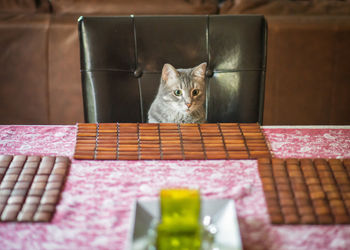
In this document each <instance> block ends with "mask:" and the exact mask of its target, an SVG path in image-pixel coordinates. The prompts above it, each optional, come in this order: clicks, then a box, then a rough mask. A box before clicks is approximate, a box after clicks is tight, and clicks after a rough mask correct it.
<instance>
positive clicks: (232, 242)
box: [129, 199, 242, 250]
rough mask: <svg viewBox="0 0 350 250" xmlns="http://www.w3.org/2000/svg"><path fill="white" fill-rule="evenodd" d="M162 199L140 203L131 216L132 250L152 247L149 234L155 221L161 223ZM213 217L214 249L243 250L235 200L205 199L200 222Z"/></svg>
mask: <svg viewBox="0 0 350 250" xmlns="http://www.w3.org/2000/svg"><path fill="white" fill-rule="evenodd" d="M159 216H160V209H159V199H156V200H148V201H146V200H144V201H143V200H137V201H136V202H135V206H134V210H133V214H132V219H133V221H132V229H133V230H132V231H131V235H130V238H131V242H130V247H129V249H132V250H141V249H142V250H146V249H147V245H148V244H149V241H150V240H149V236H148V231H149V229H150V228H151V227H152V223H154V221H155V220H157V221H158V220H159ZM205 216H210V218H211V224H212V225H214V226H215V228H216V229H217V233H216V234H215V237H214V243H213V249H217V250H240V249H242V242H241V237H240V232H239V225H238V221H237V215H236V209H235V205H234V201H233V200H228V199H202V200H201V221H202V220H203V218H204V217H205Z"/></svg>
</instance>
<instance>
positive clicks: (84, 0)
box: [51, 0, 218, 15]
mask: <svg viewBox="0 0 350 250" xmlns="http://www.w3.org/2000/svg"><path fill="white" fill-rule="evenodd" d="M51 4H52V8H53V12H54V13H71V14H72V13H81V14H93V13H94V14H113V15H130V14H214V13H217V11H218V5H217V0H191V1H188V0H152V1H148V0H147V1H145V0H51Z"/></svg>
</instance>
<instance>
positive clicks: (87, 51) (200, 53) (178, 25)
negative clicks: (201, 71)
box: [79, 15, 266, 123]
mask: <svg viewBox="0 0 350 250" xmlns="http://www.w3.org/2000/svg"><path fill="white" fill-rule="evenodd" d="M79 34H80V50H81V75H82V86H83V97H84V113H85V121H86V122H146V121H147V112H148V109H149V107H150V105H151V103H152V101H153V99H154V97H155V95H156V93H157V90H158V86H159V79H160V73H161V69H162V67H163V64H164V63H170V64H172V65H173V66H174V67H176V68H190V67H193V66H196V65H198V64H200V63H202V62H207V63H208V67H207V78H206V81H207V100H206V101H207V103H206V110H207V120H208V122H260V123H261V122H262V110H263V109H262V108H263V107H262V106H263V95H264V80H265V61H266V49H265V48H266V24H265V19H264V18H263V16H257V15H256V16H255V15H251V16H249V15H244V16H233V15H227V16H211V15H209V16H197V15H196V16H129V17H126V16H123V17H122V16H120V17H81V18H80V19H79Z"/></svg>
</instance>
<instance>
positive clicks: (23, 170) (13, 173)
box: [0, 155, 69, 222]
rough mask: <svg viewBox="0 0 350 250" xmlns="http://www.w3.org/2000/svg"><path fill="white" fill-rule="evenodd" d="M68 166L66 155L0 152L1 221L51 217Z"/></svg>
mask: <svg viewBox="0 0 350 250" xmlns="http://www.w3.org/2000/svg"><path fill="white" fill-rule="evenodd" d="M68 167H69V158H67V157H61V156H59V157H52V156H43V157H40V156H25V155H0V221H2V222H49V221H51V219H52V217H53V214H54V213H55V210H56V205H57V203H58V201H59V199H60V194H61V191H62V187H63V185H64V182H65V178H66V175H67V171H68Z"/></svg>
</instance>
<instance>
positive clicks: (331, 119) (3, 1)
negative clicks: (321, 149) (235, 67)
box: [0, 0, 350, 125]
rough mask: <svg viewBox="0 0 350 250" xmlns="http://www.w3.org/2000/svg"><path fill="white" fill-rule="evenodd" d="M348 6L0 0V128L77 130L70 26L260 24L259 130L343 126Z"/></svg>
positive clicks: (208, 0)
mask: <svg viewBox="0 0 350 250" xmlns="http://www.w3.org/2000/svg"><path fill="white" fill-rule="evenodd" d="M349 6H350V2H349V1H336V0H328V1H325V0H324V1H322V0H318V1H315V0H314V1H287V0H282V1H281V0H279V1H276V0H275V1H274V0H224V1H219V0H150V1H144V0H127V1H126V0H16V1H13V0H0V51H1V53H0V69H1V70H0V124H74V123H76V122H83V121H84V118H83V117H84V115H83V101H82V91H81V77H80V61H79V60H80V57H79V41H78V28H77V19H78V17H79V16H81V15H84V16H87V15H94V16H96V15H109V16H110V15H130V14H135V15H143V14H145V15H154V14H157V15H162V14H164V15H169V14H172V15H179V14H184V15H187V14H223V15H224V14H264V15H265V16H266V19H267V22H268V51H267V52H268V53H267V72H266V90H265V107H264V120H263V124H265V125H269V124H350V98H349V93H350V70H348V69H349V66H348V62H349V61H350V49H349V46H348V44H350V16H349V14H350V7H349Z"/></svg>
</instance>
